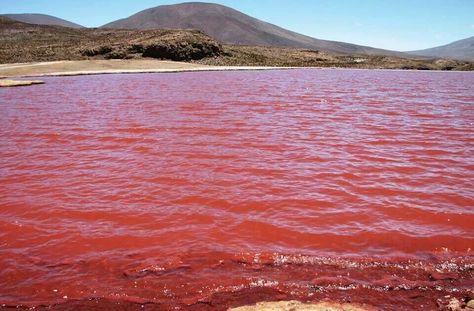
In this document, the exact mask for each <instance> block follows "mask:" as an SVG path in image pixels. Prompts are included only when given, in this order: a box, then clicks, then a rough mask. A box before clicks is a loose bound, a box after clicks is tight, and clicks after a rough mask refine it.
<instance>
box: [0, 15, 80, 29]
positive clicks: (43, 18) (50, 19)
mask: <svg viewBox="0 0 474 311" xmlns="http://www.w3.org/2000/svg"><path fill="white" fill-rule="evenodd" d="M0 16H3V17H7V18H9V19H12V20H16V21H19V22H23V23H28V24H35V25H51V26H63V27H70V28H84V26H81V25H78V24H76V23H72V22H70V21H67V20H64V19H61V18H58V17H55V16H51V15H45V14H3V15H0Z"/></svg>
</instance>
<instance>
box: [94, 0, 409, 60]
mask: <svg viewBox="0 0 474 311" xmlns="http://www.w3.org/2000/svg"><path fill="white" fill-rule="evenodd" d="M102 28H115V29H162V28H170V29H198V30H200V31H202V32H204V33H205V34H207V35H209V36H211V37H213V38H216V39H217V40H219V41H221V42H223V43H226V44H238V45H252V46H274V47H291V48H303V49H313V50H323V51H327V52H331V53H339V54H351V55H353V54H364V55H395V56H403V54H402V53H400V52H394V51H388V50H382V49H376V48H371V47H366V46H361V45H355V44H350V43H344V42H336V41H327V40H320V39H315V38H312V37H309V36H305V35H302V34H299V33H296V32H293V31H289V30H286V29H283V28H281V27H278V26H276V25H273V24H270V23H267V22H264V21H261V20H258V19H256V18H253V17H251V16H248V15H246V14H244V13H242V12H239V11H237V10H234V9H232V8H229V7H226V6H223V5H219V4H212V3H202V2H192V3H182V4H176V5H163V6H157V7H154V8H150V9H147V10H144V11H141V12H138V13H136V14H134V15H132V16H130V17H128V18H124V19H120V20H117V21H114V22H111V23H108V24H106V25H103V26H102Z"/></svg>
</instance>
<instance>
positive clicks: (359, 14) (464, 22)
mask: <svg viewBox="0 0 474 311" xmlns="http://www.w3.org/2000/svg"><path fill="white" fill-rule="evenodd" d="M180 2H184V1H171V0H170V1H165V0H0V13H2V14H4V13H43V14H50V15H54V16H57V17H60V18H64V19H66V20H70V21H72V22H75V23H78V24H81V25H84V26H88V27H97V26H100V25H103V24H106V23H108V22H110V21H113V20H116V19H119V18H124V17H127V16H129V15H132V14H134V13H136V12H138V11H141V10H143V9H146V8H150V7H153V6H157V5H163V4H174V3H180ZM206 2H215V3H220V4H223V5H227V6H230V7H233V8H235V9H237V10H239V11H242V12H244V13H246V14H249V15H251V16H253V17H256V18H259V19H262V20H264V21H267V22H270V23H273V24H276V25H279V26H281V27H284V28H287V29H290V30H293V31H296V32H299V33H302V34H305V35H309V36H312V37H316V38H319V39H327V40H336V41H344V42H351V43H356V44H362V45H368V46H373V47H378V48H385V49H391V50H399V51H406V50H416V49H422V48H429V47H433V46H437V45H443V44H446V43H450V42H452V41H456V40H459V39H464V38H467V37H471V36H474V0H293V1H292V0H218V1H212V0H210V1H206Z"/></svg>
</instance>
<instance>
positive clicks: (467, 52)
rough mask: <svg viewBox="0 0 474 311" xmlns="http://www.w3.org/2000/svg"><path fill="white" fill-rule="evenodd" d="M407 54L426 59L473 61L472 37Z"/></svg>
mask: <svg viewBox="0 0 474 311" xmlns="http://www.w3.org/2000/svg"><path fill="white" fill-rule="evenodd" d="M407 53H410V54H413V55H420V56H428V57H442V58H451V59H459V60H468V61H474V37H470V38H467V39H463V40H459V41H455V42H452V43H449V44H446V45H442V46H438V47H434V48H430V49H426V50H418V51H411V52H407Z"/></svg>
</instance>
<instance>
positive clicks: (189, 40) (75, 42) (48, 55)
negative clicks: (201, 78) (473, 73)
mask: <svg viewBox="0 0 474 311" xmlns="http://www.w3.org/2000/svg"><path fill="white" fill-rule="evenodd" d="M219 53H222V47H221V45H220V44H219V43H218V42H217V41H215V40H214V39H212V38H210V37H208V36H206V35H204V34H203V33H201V32H199V31H196V30H194V31H185V30H140V31H139V30H112V31H110V30H104V29H89V28H81V29H75V28H69V27H62V26H48V25H34V24H26V23H22V22H18V21H13V20H11V19H8V18H5V17H0V63H20V62H38V61H55V60H81V59H91V58H99V59H127V58H142V57H151V58H159V59H169V60H176V61H190V60H197V59H201V58H205V57H213V56H217V55H219Z"/></svg>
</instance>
